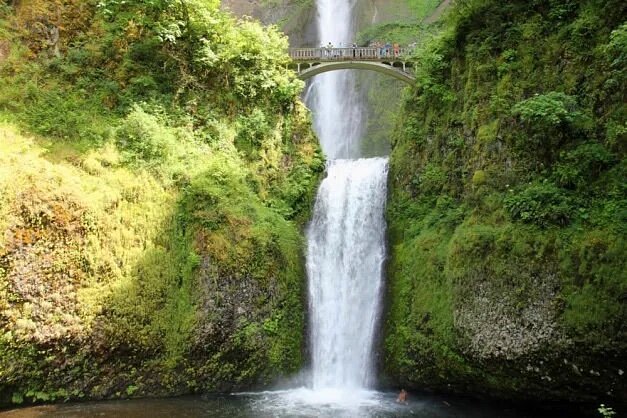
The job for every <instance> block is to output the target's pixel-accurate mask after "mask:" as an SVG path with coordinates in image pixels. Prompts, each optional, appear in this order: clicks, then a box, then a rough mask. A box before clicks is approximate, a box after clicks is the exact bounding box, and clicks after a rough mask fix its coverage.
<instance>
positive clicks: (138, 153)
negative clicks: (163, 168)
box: [115, 106, 176, 162]
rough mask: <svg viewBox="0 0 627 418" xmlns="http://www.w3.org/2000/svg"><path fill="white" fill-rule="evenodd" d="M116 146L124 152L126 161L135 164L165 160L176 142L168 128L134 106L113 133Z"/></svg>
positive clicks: (154, 117)
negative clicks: (141, 161)
mask: <svg viewBox="0 0 627 418" xmlns="http://www.w3.org/2000/svg"><path fill="white" fill-rule="evenodd" d="M115 139H116V143H117V145H118V146H119V147H120V148H121V149H123V150H124V151H125V152H126V157H127V160H129V161H133V162H137V161H140V160H143V161H153V160H163V159H165V158H167V157H168V156H169V155H170V153H171V150H172V147H173V146H174V143H175V141H176V139H175V136H174V135H173V132H172V130H171V129H170V128H167V127H165V126H164V125H163V124H162V123H161V122H160V121H159V119H158V118H157V117H156V116H153V115H151V114H148V113H146V112H145V111H144V110H143V109H142V108H141V107H140V106H135V107H134V108H133V110H132V111H131V113H130V114H129V115H128V116H127V117H126V119H125V120H124V122H122V125H121V126H120V127H119V128H118V130H117V132H116V133H115Z"/></svg>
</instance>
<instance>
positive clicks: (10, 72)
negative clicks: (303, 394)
mask: <svg viewBox="0 0 627 418" xmlns="http://www.w3.org/2000/svg"><path fill="white" fill-rule="evenodd" d="M13 3H14V5H13V6H11V5H7V3H6V2H5V3H2V4H0V84H1V85H2V89H0V190H2V193H1V194H0V404H5V403H7V402H11V401H12V402H14V403H21V402H23V401H49V400H55V399H68V398H101V397H109V396H136V395H146V394H150V395H155V394H159V393H162V394H175V393H184V392H193V391H200V390H216V389H231V388H242V387H250V386H253V385H263V384H266V383H268V382H270V381H271V380H273V379H275V378H277V377H280V376H285V375H287V374H289V373H292V372H295V371H297V370H299V368H300V367H301V365H302V361H303V359H302V348H303V329H304V307H303V300H302V293H303V292H302V290H303V289H302V286H303V283H304V280H303V275H304V273H303V271H302V265H303V263H302V249H303V247H302V237H301V231H300V228H301V226H302V224H303V222H304V221H305V220H306V219H308V213H309V210H310V203H311V201H312V199H313V195H314V193H315V188H316V185H317V181H318V177H319V174H320V172H321V171H322V169H323V161H322V157H321V154H320V152H319V149H318V146H317V144H316V141H315V138H314V137H313V135H312V132H311V129H310V122H309V116H308V113H307V111H306V109H304V107H303V106H302V105H301V104H300V102H299V99H298V95H299V93H300V91H301V89H302V83H301V82H300V81H299V80H297V79H295V78H294V75H293V74H292V73H291V72H290V71H288V70H286V62H287V61H286V60H287V59H288V58H287V56H286V55H285V53H284V49H285V48H286V46H287V40H286V39H285V38H284V37H283V36H282V35H280V34H279V33H278V32H277V31H276V30H275V29H272V28H269V29H266V28H262V27H261V26H259V25H258V24H256V23H253V22H251V21H247V20H242V21H236V20H235V19H234V18H232V17H231V16H230V15H228V14H226V13H224V12H221V11H220V10H219V9H218V2H216V1H210V0H194V1H192V0H190V1H186V2H180V1H174V0H136V1H118V0H102V1H82V0H55V1H47V0H31V1H23V2H22V1H20V2H13Z"/></svg>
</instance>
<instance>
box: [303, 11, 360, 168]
mask: <svg viewBox="0 0 627 418" xmlns="http://www.w3.org/2000/svg"><path fill="white" fill-rule="evenodd" d="M355 2H356V0H316V7H317V11H318V16H317V17H318V40H319V43H320V44H321V45H327V44H328V43H329V42H331V44H332V45H333V46H335V47H340V46H344V47H348V46H351V45H352V43H353V41H354V37H355V35H354V33H355V29H354V27H353V20H354V19H353V9H354V7H355ZM310 90H311V91H310V92H309V94H308V98H309V100H308V105H309V107H310V108H311V109H313V111H314V127H315V130H316V133H317V134H318V137H319V138H320V142H321V144H322V149H323V150H324V153H325V155H326V156H327V158H329V159H335V158H355V157H357V156H359V153H360V145H361V144H360V140H361V137H362V136H363V125H364V124H363V115H364V113H365V112H364V107H363V103H362V98H361V95H360V94H359V90H358V88H357V85H356V82H355V77H354V73H353V72H351V71H349V70H344V71H332V72H329V73H325V74H320V75H318V76H316V78H315V79H314V82H313V83H312V85H311V88H310Z"/></svg>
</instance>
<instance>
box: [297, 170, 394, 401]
mask: <svg viewBox="0 0 627 418" xmlns="http://www.w3.org/2000/svg"><path fill="white" fill-rule="evenodd" d="M386 184H387V159H385V158H369V159H359V160H333V161H331V162H330V163H329V165H328V176H327V178H326V179H325V180H324V181H323V182H322V184H321V186H320V190H319V191H318V197H317V199H316V204H315V207H314V216H313V219H312V221H311V224H310V226H309V230H308V234H307V236H308V256H307V274H308V277H309V310H310V318H311V324H310V327H311V341H312V348H311V350H312V365H313V369H312V379H313V388H314V389H315V390H318V389H324V388H340V389H353V388H354V389H362V388H366V387H368V386H369V385H370V384H371V383H372V379H373V360H372V357H373V353H372V347H373V339H374V334H375V326H376V320H377V317H378V314H379V299H380V293H381V282H382V280H381V278H382V266H383V261H384V259H385V247H384V243H385V239H384V238H385V237H384V233H385V220H384V217H383V209H384V207H385V199H386Z"/></svg>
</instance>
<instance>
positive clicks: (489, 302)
mask: <svg viewBox="0 0 627 418" xmlns="http://www.w3.org/2000/svg"><path fill="white" fill-rule="evenodd" d="M623 3H624V2H619V1H604V2H602V1H597V0H586V1H580V2H573V1H569V0H555V1H551V2H548V3H547V2H540V1H531V2H528V1H513V2H505V3H503V2H497V1H493V0H469V1H458V2H457V7H456V8H455V9H454V10H453V12H452V14H451V16H450V18H449V20H448V21H447V22H445V24H444V27H443V31H442V33H440V34H439V35H436V36H434V37H433V38H432V39H430V40H428V41H427V42H425V43H424V44H423V45H421V47H420V48H419V50H418V51H417V53H416V61H417V63H418V66H417V68H416V77H417V85H416V88H414V89H413V90H412V92H411V95H408V97H406V98H405V101H404V104H403V112H402V114H401V116H400V117H399V124H398V129H397V130H396V132H395V136H394V142H393V151H392V155H391V161H390V178H391V185H390V193H391V196H390V203H389V205H388V209H387V211H388V223H389V230H390V245H391V259H390V263H389V295H388V300H389V301H390V309H389V313H388V315H387V317H386V322H385V347H386V371H387V372H388V374H389V376H391V378H392V379H393V381H394V382H400V383H402V384H403V385H404V386H415V387H420V388H424V387H432V388H440V389H446V390H451V389H453V390H460V391H465V392H468V391H472V392H478V391H480V392H483V391H485V392H486V393H489V394H490V395H491V396H501V397H508V398H512V397H518V396H524V397H530V396H532V397H536V398H562V399H573V397H576V399H577V400H579V401H581V400H583V399H598V398H599V397H601V396H606V393H607V391H608V388H610V387H613V385H617V384H620V383H618V379H619V377H618V376H617V374H616V370H617V369H618V368H620V365H619V364H620V361H618V360H617V359H618V358H621V356H622V355H623V354H622V353H624V352H625V349H626V347H625V333H624V327H623V326H622V324H623V323H624V322H625V321H626V319H625V318H626V311H625V306H624V303H623V301H622V300H621V296H620V295H624V292H625V290H626V288H627V278H626V276H625V271H626V270H625V269H626V265H625V263H626V261H625V260H627V249H626V248H625V232H624V231H625V229H626V228H627V218H625V213H627V212H626V211H625V209H626V208H627V205H626V202H627V196H626V190H625V187H624V179H625V147H624V144H625V141H624V129H623V126H624V123H625V115H626V113H625V112H627V105H625V102H624V95H625V83H622V84H617V82H616V81H617V80H619V79H621V77H624V65H620V62H621V60H622V56H623V55H624V54H623V52H624V48H623V44H624V42H623V41H622V40H623V38H624V36H623V32H624V22H622V21H621V18H619V17H618V16H621V15H622V16H624V13H625V5H624V4H623ZM566 56H568V58H567V59H566V58H565V57H566ZM531 318H535V319H531ZM534 321H535V322H534ZM509 330H515V331H514V332H511V333H510V331H509ZM547 335H550V338H548V337H546V336H547ZM519 336H524V338H523V337H520V338H519ZM543 338H544V339H543ZM534 340H535V341H537V345H530V346H529V347H524V346H525V344H527V343H528V342H529V341H534ZM564 359H567V360H566V361H567V362H568V365H565V364H566V363H565V362H564ZM571 361H572V362H576V364H577V365H583V364H585V365H586V366H585V367H586V368H587V369H592V370H595V371H596V370H599V374H600V376H596V375H594V376H596V377H594V378H593V377H590V376H588V375H573V368H572V367H571V363H570V362H571ZM534 364H537V365H538V366H537V367H538V370H540V372H539V373H540V375H539V374H534V372H533V370H531V369H529V368H527V366H528V365H534ZM534 367H535V366H534ZM530 370H531V371H530ZM542 374H546V375H547V376H548V375H550V377H551V379H550V380H546V379H545V380H542V379H541V375H542ZM564 387H568V388H569V389H568V391H566V390H564ZM614 396H617V397H619V398H620V397H621V396H622V395H620V394H617V393H615V394H614Z"/></svg>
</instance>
